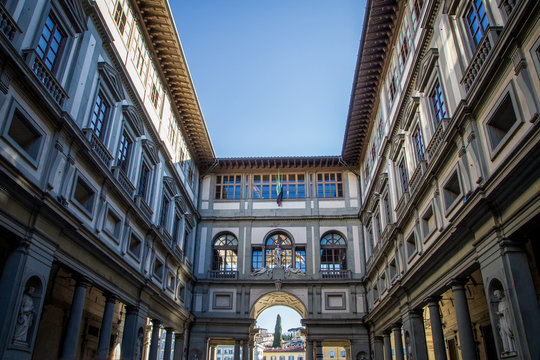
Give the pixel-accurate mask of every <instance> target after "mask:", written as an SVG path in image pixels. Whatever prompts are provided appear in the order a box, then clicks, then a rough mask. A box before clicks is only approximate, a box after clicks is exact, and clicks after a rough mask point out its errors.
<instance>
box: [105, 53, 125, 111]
mask: <svg viewBox="0 0 540 360" xmlns="http://www.w3.org/2000/svg"><path fill="white" fill-rule="evenodd" d="M98 70H99V74H100V76H101V77H102V79H103V81H104V82H105V84H106V85H107V87H108V89H109V91H110V92H111V94H112V96H113V97H114V100H115V101H116V102H120V101H122V100H124V99H125V98H126V97H125V95H124V88H123V86H122V82H121V81H120V75H119V74H118V71H116V69H115V68H113V67H112V66H111V65H109V64H108V63H106V62H105V61H101V62H99V63H98Z"/></svg>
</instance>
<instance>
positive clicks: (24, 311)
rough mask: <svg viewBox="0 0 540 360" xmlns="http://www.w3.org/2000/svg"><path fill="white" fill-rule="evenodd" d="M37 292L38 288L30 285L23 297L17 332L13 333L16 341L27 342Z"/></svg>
mask: <svg viewBox="0 0 540 360" xmlns="http://www.w3.org/2000/svg"><path fill="white" fill-rule="evenodd" d="M35 294H36V288H35V287H33V286H30V287H29V288H28V290H26V292H25V293H24V295H23V297H22V301H21V307H20V309H19V316H18V317H17V324H15V333H14V334H13V340H14V341H16V342H19V343H27V339H28V331H29V330H30V327H31V326H32V321H33V319H34V296H35Z"/></svg>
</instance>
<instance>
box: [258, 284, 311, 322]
mask: <svg viewBox="0 0 540 360" xmlns="http://www.w3.org/2000/svg"><path fill="white" fill-rule="evenodd" d="M276 305H282V306H287V307H290V308H292V309H294V310H295V311H297V312H298V313H299V314H300V316H301V317H302V318H303V319H306V318H307V309H306V306H305V305H304V303H303V302H302V300H300V299H299V298H298V297H297V296H296V295H293V294H291V293H288V292H285V291H272V292H269V293H266V294H264V295H262V296H260V297H259V298H258V299H257V300H256V301H255V303H254V304H253V305H252V306H251V312H250V315H251V318H252V319H256V318H258V317H259V315H260V314H261V313H262V312H263V311H264V310H266V309H268V308H269V307H272V306H276Z"/></svg>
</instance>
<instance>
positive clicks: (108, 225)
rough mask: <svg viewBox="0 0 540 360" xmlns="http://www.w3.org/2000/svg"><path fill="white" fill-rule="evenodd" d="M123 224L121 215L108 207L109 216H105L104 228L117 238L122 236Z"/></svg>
mask: <svg viewBox="0 0 540 360" xmlns="http://www.w3.org/2000/svg"><path fill="white" fill-rule="evenodd" d="M121 226H122V220H121V219H120V217H119V216H118V215H117V214H116V213H115V212H114V211H112V210H111V209H110V208H109V209H107V217H106V218H105V225H104V228H105V230H107V232H108V233H109V234H110V235H111V236H112V237H113V238H115V239H118V238H119V237H120V232H121Z"/></svg>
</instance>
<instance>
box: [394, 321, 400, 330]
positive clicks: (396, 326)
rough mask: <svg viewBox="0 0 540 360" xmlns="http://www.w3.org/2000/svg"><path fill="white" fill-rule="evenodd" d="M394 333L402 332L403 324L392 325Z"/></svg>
mask: <svg viewBox="0 0 540 360" xmlns="http://www.w3.org/2000/svg"><path fill="white" fill-rule="evenodd" d="M392 331H401V323H394V324H392Z"/></svg>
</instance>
